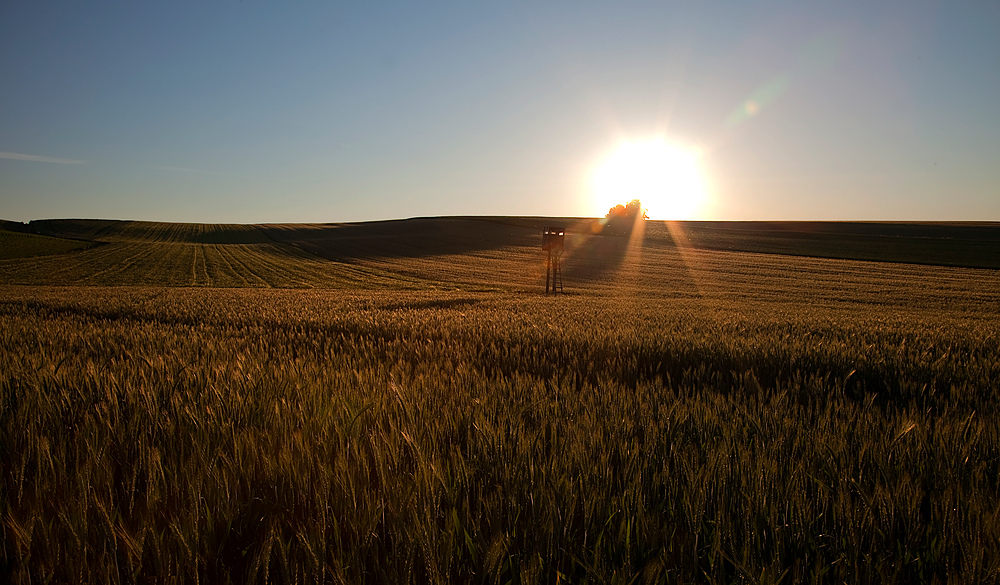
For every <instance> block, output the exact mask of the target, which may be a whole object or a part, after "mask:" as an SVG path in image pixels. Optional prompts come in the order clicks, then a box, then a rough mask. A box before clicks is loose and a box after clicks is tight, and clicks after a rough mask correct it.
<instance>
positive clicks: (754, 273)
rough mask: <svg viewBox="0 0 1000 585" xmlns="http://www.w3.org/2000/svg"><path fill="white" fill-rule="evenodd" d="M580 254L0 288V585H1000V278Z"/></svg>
mask: <svg viewBox="0 0 1000 585" xmlns="http://www.w3.org/2000/svg"><path fill="white" fill-rule="evenodd" d="M318 229H326V228H318ZM487 235H488V234H487ZM526 237H527V236H526ZM588 242H593V243H591V244H587V242H583V241H581V242H580V243H579V246H583V245H585V244H586V245H590V246H592V248H591V249H590V250H589V252H588V254H587V255H584V254H582V253H579V254H578V258H577V259H573V258H572V257H571V258H569V264H568V266H567V271H568V272H571V270H570V268H572V271H575V275H574V276H573V278H574V280H573V283H574V287H573V288H572V289H571V290H573V291H574V293H575V294H571V295H566V296H564V297H560V298H546V297H543V296H541V295H538V294H536V293H533V292H518V291H517V288H518V287H519V286H523V287H524V288H525V289H528V288H529V287H531V286H532V283H531V281H530V278H531V275H530V274H528V273H519V272H517V271H516V270H515V269H516V268H517V267H521V268H522V270H524V269H525V267H529V266H534V265H536V264H537V255H536V254H535V253H534V252H529V249H528V247H527V245H524V246H517V245H514V246H512V247H510V248H508V249H507V250H506V251H505V252H503V254H506V256H504V255H503V254H501V253H500V252H498V251H497V248H495V247H489V246H484V247H483V248H482V249H481V250H479V251H475V250H469V251H467V252H466V253H458V252H455V251H452V253H451V254H450V255H449V257H450V258H451V260H449V261H448V263H446V262H445V261H442V260H440V258H439V255H437V254H430V253H428V254H425V255H424V256H420V255H417V254H412V255H410V256H409V257H408V259H407V258H404V257H403V255H400V256H398V257H396V258H395V259H393V257H391V256H389V255H382V256H378V255H373V256H372V257H370V258H362V257H360V256H358V257H355V258H351V259H350V260H351V262H347V261H346V260H347V259H343V260H342V262H340V263H339V264H338V263H336V262H333V261H330V260H327V261H320V260H318V259H316V258H315V257H312V256H305V255H304V253H303V252H301V251H299V252H297V253H299V254H303V255H302V256H301V258H302V259H303V260H302V264H301V265H300V266H301V271H300V272H298V273H297V274H302V275H307V274H309V273H311V272H312V271H313V270H321V268H320V267H321V266H327V267H328V268H327V269H330V270H332V269H333V268H330V266H331V265H332V266H333V267H337V266H340V265H343V266H349V267H354V268H356V269H358V270H371V271H375V270H378V271H380V272H379V274H384V275H386V278H387V279H389V282H393V283H396V282H400V281H405V280H406V278H409V279H415V280H413V282H418V283H421V284H422V285H425V286H428V287H430V286H437V287H450V288H464V289H465V290H452V291H441V290H410V291H399V290H389V289H384V288H378V287H379V285H378V282H377V281H370V280H365V279H364V278H360V279H359V280H360V281H363V282H365V283H366V284H365V286H366V289H365V290H360V289H355V290H350V289H346V288H344V287H346V286H347V284H345V283H347V282H348V281H346V280H336V281H335V284H336V286H338V287H341V288H340V289H327V290H321V289H316V290H295V289H291V290H274V289H267V288H239V289H219V288H176V287H174V288H162V287H159V288H153V287H144V286H130V287H44V286H4V287H0V461H2V462H3V463H2V466H0V522H2V531H0V538H2V554H3V556H2V561H0V580H4V579H10V580H13V581H16V582H29V581H43V582H44V581H56V582H64V581H82V582H96V581H100V582H132V581H137V580H138V581H152V582H177V581H209V582H227V581H231V582H278V581H280V582H350V583H358V582H365V583H369V582H387V583H407V582H410V583H429V582H431V583H432V582H477V583H479V582H482V583H487V582H488V583H507V582H512V583H551V582H562V581H566V582H590V583H660V582H664V583H672V582H692V581H694V582H709V583H728V582H740V581H752V582H779V581H780V582H786V583H789V582H804V581H815V582H830V583H833V582H858V583H876V582H877V583H884V582H896V583H911V582H933V581H939V582H945V581H953V582H984V581H997V580H998V578H1000V577H998V576H1000V555H998V554H997V551H1000V500H998V498H997V497H996V496H997V493H1000V425H998V418H997V415H998V409H997V402H996V396H997V392H998V390H1000V388H998V380H1000V349H998V348H1000V320H998V318H997V317H998V314H1000V293H998V292H997V291H1000V286H998V284H1000V283H998V279H1000V276H998V274H997V273H996V272H995V271H988V270H965V269H957V268H929V267H915V266H912V265H903V264H879V263H860V262H851V261H842V260H816V259H806V258H792V257H782V256H768V255H761V254H743V253H732V252H719V251H697V250H684V251H679V250H677V249H676V248H674V247H672V246H665V245H660V244H656V243H655V240H654V239H652V238H651V241H650V243H648V244H647V245H646V246H645V247H642V248H635V247H632V248H629V247H628V246H627V245H625V246H621V245H620V244H619V243H616V242H614V241H611V240H608V241H604V240H600V246H604V247H603V248H601V247H599V246H598V240H595V239H591V240H588ZM608 242H610V243H608ZM120 244H121V245H123V246H127V245H140V244H139V243H138V242H120ZM154 244H155V245H154ZM113 245H117V244H106V245H104V246H101V247H100V248H98V249H97V250H105V249H111V246H113ZM145 245H147V246H152V247H151V248H147V249H153V248H155V247H156V246H179V247H183V246H225V247H224V248H223V249H222V250H220V251H219V253H220V254H223V253H230V254H244V255H247V256H249V255H250V252H249V251H248V250H259V249H258V248H254V247H253V246H258V245H259V246H269V245H273V246H279V247H280V249H282V250H285V249H290V250H300V249H297V248H292V247H290V248H284V247H282V246H287V245H288V244H278V243H271V244H256V245H255V244H190V243H180V242H172V243H170V242H153V243H150V244H145ZM469 245H471V244H469ZM616 246H618V247H616ZM248 247H249V248H248ZM619 247H620V248H621V249H619ZM158 249H159V250H161V252H162V251H164V250H168V248H158ZM179 249H181V248H173V250H179ZM206 249H209V248H206ZM578 250H583V248H582V247H578ZM94 251H96V250H94ZM94 251H88V252H78V253H74V256H73V257H74V258H86V257H88V256H87V254H89V253H92V252H94ZM150 254H154V253H153V252H150ZM529 255H530V256H529ZM150 257H151V258H156V259H157V260H156V262H155V266H156V267H158V270H160V271H161V273H162V274H165V275H173V274H175V273H179V272H178V270H179V269H176V268H173V265H172V264H170V263H169V262H168V260H169V258H171V257H172V256H171V254H168V253H166V252H162V255H161V256H156V255H155V254H154V255H152V256H150ZM595 257H599V258H607V259H608V260H607V261H606V262H600V261H596V260H594V258H595ZM292 258H293V259H294V258H297V257H296V256H292ZM424 261H426V263H423V262H424ZM94 262H95V263H94V264H93V265H87V266H89V267H87V266H81V267H78V268H76V270H78V271H79V274H82V275H86V274H95V273H98V272H99V264H98V263H97V261H96V260H95V261H94ZM296 262H297V261H293V260H285V261H284V263H283V264H279V265H278V267H281V266H284V267H286V269H287V270H295V268H294V266H296ZM309 262H312V263H314V264H310V263H309ZM18 265H19V266H22V265H23V264H18ZM246 265H251V263H250V262H249V261H247V263H246V264H245V266H246ZM3 266H6V268H5V269H6V270H11V268H10V266H12V265H11V264H6V265H3ZM392 266H403V267H406V266H409V267H410V271H409V274H407V275H406V276H405V277H402V276H400V274H399V272H394V271H391V270H389V268H391V267H392ZM496 266H499V268H498V269H499V270H509V271H510V274H512V275H515V276H516V277H517V278H520V279H522V280H520V281H516V282H515V283H514V284H513V285H512V284H509V283H506V282H504V283H502V286H503V289H505V290H495V291H481V292H477V290H474V289H485V288H489V284H490V279H491V278H493V274H494V273H492V272H491V271H492V270H493V268H494V267H496ZM105 268H106V269H110V266H108V265H105ZM336 269H337V270H339V268H336ZM477 270H478V271H479V273H480V274H485V275H486V276H479V277H478V278H477V277H476V274H477V272H476V271H477ZM130 271H131V272H130ZM142 271H147V272H145V273H144V272H142ZM121 273H125V274H152V275H155V269H154V267H151V265H150V264H149V260H148V259H147V260H143V259H142V258H138V259H136V261H135V263H134V267H133V268H130V269H123V270H122V272H121ZM232 273H234V274H240V275H243V278H244V279H246V280H247V282H246V284H248V285H252V283H251V282H250V281H249V278H248V276H247V274H248V273H246V272H244V271H243V269H237V268H233V269H232ZM32 274H35V275H36V276H37V274H38V273H37V272H36V273H32ZM321 274H322V273H321ZM29 276H30V275H29ZM435 276H436V277H437V278H436V279H435V278H433V277H435ZM25 278H28V277H25ZM89 278H92V279H96V278H100V277H94V276H91V277H89ZM149 278H152V276H150V277H149ZM162 278H163V281H164V282H173V281H172V280H171V279H172V278H174V276H163V277H162ZM274 278H277V277H274ZM304 278H305V276H303V279H304ZM313 278H316V277H315V276H314V277H313ZM136 280H138V278H136ZM264 280H265V281H266V280H267V279H266V278H264ZM93 281H94V280H91V282H93ZM276 282H279V281H276ZM518 283H521V284H518ZM569 284H570V283H569V275H568V280H567V288H568V289H570V288H571V287H570V286H569ZM533 286H534V287H535V288H536V289H537V283H536V284H534V285H533ZM497 288H500V287H497Z"/></svg>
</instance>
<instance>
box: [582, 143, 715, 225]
mask: <svg viewBox="0 0 1000 585" xmlns="http://www.w3.org/2000/svg"><path fill="white" fill-rule="evenodd" d="M590 190H591V199H592V204H593V206H594V207H593V208H594V212H595V213H598V214H599V215H601V216H603V215H604V214H605V213H607V211H608V209H610V208H612V207H614V206H615V205H617V204H619V203H621V204H625V203H628V202H629V201H631V200H633V199H639V200H641V201H642V206H643V207H644V208H646V213H647V214H648V215H649V218H650V219H665V220H669V219H693V218H695V217H697V216H698V215H699V214H700V212H701V211H702V207H703V206H704V204H705V201H706V187H705V177H704V172H703V170H702V165H701V153H700V152H699V151H697V150H696V149H693V148H688V147H685V146H682V145H680V144H677V143H674V142H670V141H668V140H667V139H666V138H664V137H656V138H652V139H646V140H631V141H623V142H621V143H619V144H618V146H617V147H616V148H615V149H614V150H612V151H611V152H610V153H609V154H608V155H606V156H605V158H604V159H602V160H601V162H599V163H598V164H597V166H596V167H594V169H593V171H592V173H591V176H590Z"/></svg>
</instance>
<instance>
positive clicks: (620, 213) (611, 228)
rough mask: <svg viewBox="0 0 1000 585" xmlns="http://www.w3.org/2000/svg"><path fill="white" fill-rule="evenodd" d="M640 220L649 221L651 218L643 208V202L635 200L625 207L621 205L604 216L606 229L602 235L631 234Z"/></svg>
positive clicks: (602, 231)
mask: <svg viewBox="0 0 1000 585" xmlns="http://www.w3.org/2000/svg"><path fill="white" fill-rule="evenodd" d="M640 219H641V220H645V219H649V216H647V215H646V210H645V209H643V208H642V202H641V201H639V200H638V199H633V200H631V201H629V202H628V203H627V204H625V205H622V204H621V203H619V204H618V205H615V206H614V207H612V208H611V209H609V210H608V214H607V215H606V216H604V229H603V230H601V233H604V234H610V235H624V234H629V233H631V232H632V228H634V227H635V222H636V221H639V220H640Z"/></svg>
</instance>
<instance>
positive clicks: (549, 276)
mask: <svg viewBox="0 0 1000 585" xmlns="http://www.w3.org/2000/svg"><path fill="white" fill-rule="evenodd" d="M565 234H566V230H565V229H564V228H561V227H547V228H545V230H544V231H542V250H544V251H545V252H546V253H547V256H546V259H545V294H549V291H550V290H551V291H552V294H556V293H561V292H562V291H563V282H562V262H561V260H562V253H563V239H564V238H565Z"/></svg>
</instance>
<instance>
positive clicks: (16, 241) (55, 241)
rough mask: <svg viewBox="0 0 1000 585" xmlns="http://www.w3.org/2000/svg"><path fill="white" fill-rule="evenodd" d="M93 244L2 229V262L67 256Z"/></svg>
mask: <svg viewBox="0 0 1000 585" xmlns="http://www.w3.org/2000/svg"><path fill="white" fill-rule="evenodd" d="M92 246H93V244H90V243H87V242H80V241H75V240H66V239H61V238H50V237H47V236H39V235H35V234H28V233H22V232H13V231H7V230H4V229H0V260H10V259H12V258H32V257H35V256H48V255H51V254H65V253H66V252H72V251H74V250H80V249H86V248H90V247H92Z"/></svg>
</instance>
